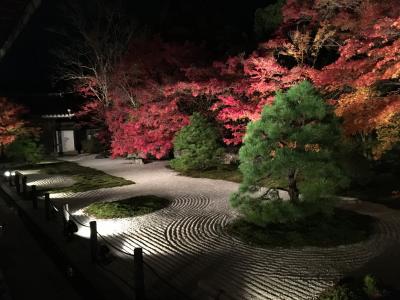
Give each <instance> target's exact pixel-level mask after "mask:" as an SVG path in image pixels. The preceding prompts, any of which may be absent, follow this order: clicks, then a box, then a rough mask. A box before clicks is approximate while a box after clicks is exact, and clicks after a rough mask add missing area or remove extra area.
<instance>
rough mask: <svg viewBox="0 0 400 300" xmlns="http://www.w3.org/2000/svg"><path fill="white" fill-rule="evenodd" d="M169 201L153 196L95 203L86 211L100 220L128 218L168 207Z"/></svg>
mask: <svg viewBox="0 0 400 300" xmlns="http://www.w3.org/2000/svg"><path fill="white" fill-rule="evenodd" d="M168 204H169V200H167V199H165V198H160V197H157V196H153V195H147V196H138V197H133V198H129V199H125V200H119V201H113V202H95V203H92V204H90V205H89V206H88V207H87V208H86V209H85V210H84V211H85V213H87V214H89V215H91V216H94V217H96V218H98V219H113V218H127V217H135V216H141V215H145V214H149V213H151V212H154V211H156V210H159V209H162V208H164V207H166V206H168Z"/></svg>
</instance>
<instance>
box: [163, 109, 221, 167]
mask: <svg viewBox="0 0 400 300" xmlns="http://www.w3.org/2000/svg"><path fill="white" fill-rule="evenodd" d="M174 150H175V152H176V153H178V154H179V156H178V157H175V158H174V159H173V160H172V161H171V162H170V164H171V167H172V168H173V169H175V170H178V171H187V170H205V169H209V168H212V167H216V166H217V165H218V164H219V162H220V157H221V155H222V154H223V149H222V148H221V147H220V146H219V144H218V133H217V131H216V129H215V128H214V127H212V126H211V125H210V124H209V123H208V122H207V120H206V119H205V118H204V117H202V116H201V115H200V114H198V113H194V114H193V115H192V117H191V118H190V125H188V126H185V127H183V128H182V129H181V130H180V131H179V132H178V134H177V135H176V137H175V140H174Z"/></svg>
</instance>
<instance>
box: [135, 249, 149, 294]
mask: <svg viewBox="0 0 400 300" xmlns="http://www.w3.org/2000/svg"><path fill="white" fill-rule="evenodd" d="M133 278H134V280H135V282H134V285H135V299H136V300H144V299H146V294H145V288H144V272H143V250H142V248H135V249H134V250H133Z"/></svg>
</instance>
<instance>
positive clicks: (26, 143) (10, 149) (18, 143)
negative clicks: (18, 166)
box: [6, 136, 44, 164]
mask: <svg viewBox="0 0 400 300" xmlns="http://www.w3.org/2000/svg"><path fill="white" fill-rule="evenodd" d="M43 154H44V150H43V146H42V145H39V143H38V139H36V138H35V137H32V136H20V137H18V138H17V139H16V140H15V141H14V142H12V143H11V144H10V145H8V146H7V148H6V156H7V157H8V158H9V159H11V160H15V161H19V162H26V163H30V164H31V163H37V162H39V161H40V160H42V159H43Z"/></svg>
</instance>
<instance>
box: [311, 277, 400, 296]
mask: <svg viewBox="0 0 400 300" xmlns="http://www.w3.org/2000/svg"><path fill="white" fill-rule="evenodd" d="M386 292H388V291H386ZM386 296H389V297H390V293H388V295H386ZM318 299H319V300H367V299H387V298H386V297H384V296H383V293H382V289H380V288H379V287H378V286H377V281H376V279H375V277H373V276H371V275H365V276H364V277H363V278H345V279H344V280H342V282H340V283H339V284H338V285H336V286H334V287H333V288H330V289H328V290H327V291H325V292H324V293H322V295H321V296H320V297H319V298H318ZM388 299H395V298H388ZM396 299H397V298H396Z"/></svg>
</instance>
